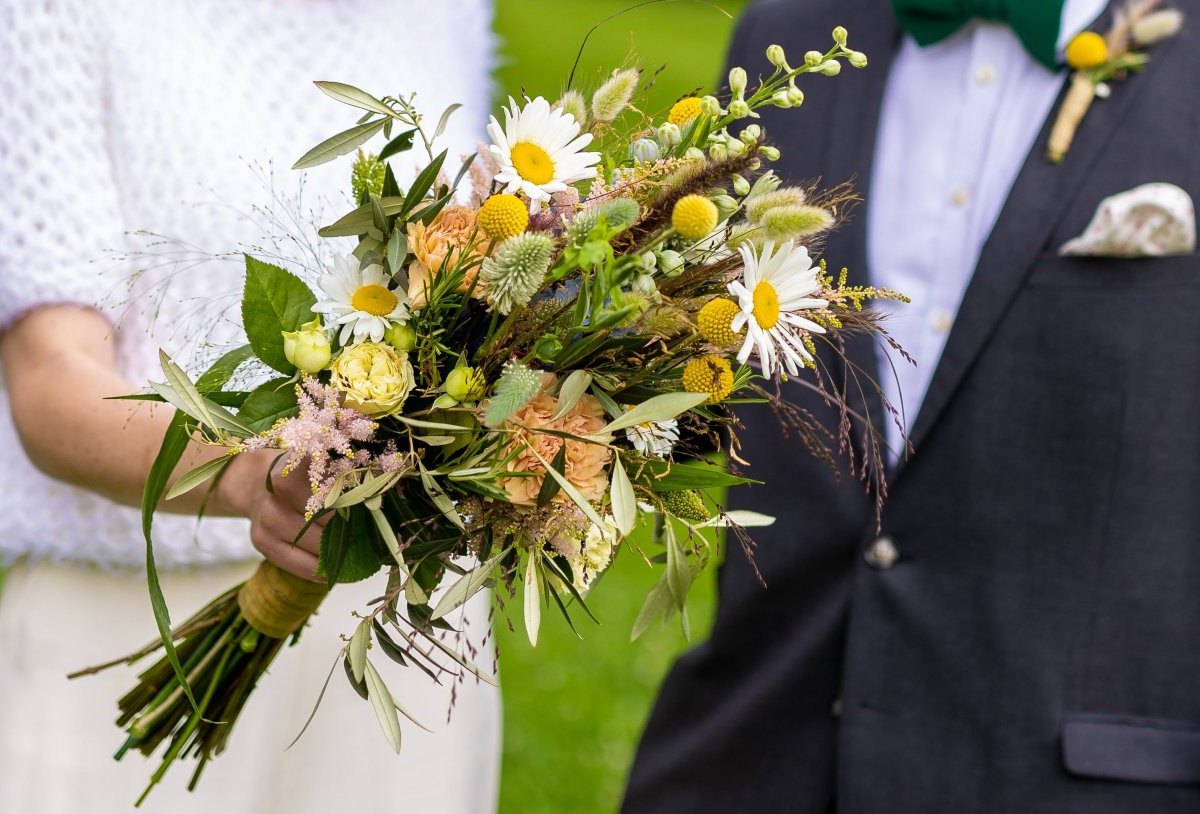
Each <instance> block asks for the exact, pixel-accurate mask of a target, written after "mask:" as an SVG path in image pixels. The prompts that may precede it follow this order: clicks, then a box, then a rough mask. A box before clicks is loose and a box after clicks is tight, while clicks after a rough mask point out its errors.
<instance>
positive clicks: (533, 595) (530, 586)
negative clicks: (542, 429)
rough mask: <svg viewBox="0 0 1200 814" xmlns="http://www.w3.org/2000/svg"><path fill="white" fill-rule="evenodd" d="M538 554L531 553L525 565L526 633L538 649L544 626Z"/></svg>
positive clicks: (530, 641)
mask: <svg viewBox="0 0 1200 814" xmlns="http://www.w3.org/2000/svg"><path fill="white" fill-rule="evenodd" d="M540 556H541V555H540V554H539V553H538V552H535V551H530V552H529V559H528V561H527V562H526V565H525V632H526V633H527V634H528V635H529V643H530V644H531V645H533V646H534V647H537V640H538V630H539V629H540V628H541V626H542V572H541V570H539V569H538V567H537V566H538V558H539V557H540Z"/></svg>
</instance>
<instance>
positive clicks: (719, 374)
mask: <svg viewBox="0 0 1200 814" xmlns="http://www.w3.org/2000/svg"><path fill="white" fill-rule="evenodd" d="M683 389H684V390H686V391H688V392H689V393H708V402H709V403H710V404H715V403H716V402H718V401H723V400H724V399H726V398H728V396H729V394H730V392H732V391H733V368H731V367H730V366H729V362H727V361H725V360H724V359H722V358H721V357H720V356H716V355H714V354H709V355H707V356H698V357H696V358H695V359H692V360H691V361H690V362H688V363H687V365H686V366H685V367H684V368H683Z"/></svg>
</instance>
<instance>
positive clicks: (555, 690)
mask: <svg viewBox="0 0 1200 814" xmlns="http://www.w3.org/2000/svg"><path fill="white" fill-rule="evenodd" d="M633 4H634V3H633V0H498V2H497V8H496V31H497V34H498V35H499V37H500V40H501V41H500V53H501V64H500V68H499V70H498V72H497V85H498V91H499V92H500V93H501V94H502V96H501V98H503V97H504V96H507V95H508V94H512V95H514V96H516V95H519V94H520V93H521V92H522V91H524V92H526V93H528V94H529V95H531V96H533V95H544V96H546V97H547V98H551V99H554V98H557V96H558V94H559V93H560V91H561V90H562V89H563V87H564V84H565V82H566V77H567V75H568V74H569V72H570V70H571V64H572V62H573V61H574V59H575V55H576V53H577V51H578V49H579V44H580V42H581V41H582V40H583V37H584V35H585V34H586V33H587V30H588V29H589V28H590V27H591V26H592V25H594V24H596V23H598V22H600V21H601V20H602V19H604V18H605V17H606V16H608V15H609V14H612V13H614V12H617V11H620V10H621V9H624V8H628V7H630V6H631V5H633ZM744 5H745V2H744V0H721V2H720V6H721V8H723V9H724V10H725V11H726V12H728V13H729V15H731V16H732V17H736V15H737V13H738V12H740V11H741V9H742V8H743V7H744ZM731 16H726V15H725V14H723V13H721V11H719V10H717V9H716V8H714V7H713V6H711V5H708V4H705V3H700V2H692V1H689V0H675V2H663V3H657V4H654V5H648V6H645V7H642V8H638V9H635V10H633V11H630V12H629V13H627V14H625V15H623V16H621V17H618V18H616V19H614V20H610V21H609V22H607V23H605V24H604V25H603V26H602V27H601V28H600V29H599V30H598V31H597V32H596V33H594V34H593V35H592V36H591V38H590V39H589V41H588V43H587V47H586V49H585V50H584V52H583V58H582V60H581V62H580V67H579V71H578V73H577V76H578V77H579V78H580V79H581V80H582V81H581V82H577V86H580V87H582V88H587V89H591V88H594V87H595V86H596V85H597V84H598V83H599V81H600V79H601V78H602V77H604V76H607V74H608V72H609V71H611V70H612V69H613V68H615V67H623V66H626V65H633V64H637V65H639V66H640V67H642V68H644V69H647V70H648V71H650V72H653V71H655V70H657V69H659V68H660V67H661V68H662V69H663V70H662V72H661V73H660V74H659V75H658V78H657V80H656V81H655V83H654V87H653V88H652V90H651V92H650V97H649V99H647V101H646V103H645V105H644V109H645V110H647V111H658V110H665V109H666V108H667V107H668V106H669V105H670V104H671V103H672V102H674V101H675V100H676V99H677V98H678V97H680V96H682V95H686V94H687V93H689V92H691V91H693V90H695V89H697V88H699V87H701V86H705V87H711V86H713V85H714V83H715V82H716V81H717V79H718V77H719V74H720V71H721V66H722V63H723V61H724V55H725V49H726V47H727V44H728V40H729V37H730V35H731V33H732V30H733V19H732V18H731ZM632 542H634V543H637V544H641V545H642V547H643V550H645V551H647V553H649V554H653V553H656V552H655V551H654V550H653V549H652V548H651V547H650V546H649V545H648V543H647V542H646V539H645V536H644V535H639V537H638V538H637V539H635V540H633V541H632ZM657 573H658V570H657V569H654V570H651V569H650V568H649V567H647V565H646V564H645V562H644V561H643V560H642V559H641V557H640V556H638V553H637V552H636V551H634V550H632V549H631V548H630V547H629V545H628V543H627V544H626V550H624V551H623V552H620V553H619V554H618V557H617V559H616V562H615V564H614V565H613V567H612V568H611V569H610V570H609V572H608V573H607V574H606V575H605V577H604V579H603V581H602V582H601V583H600V585H599V586H598V587H597V589H596V591H595V592H594V593H593V595H592V597H591V598H590V600H589V602H588V605H589V607H590V608H591V609H592V612H593V613H594V614H595V615H596V617H597V618H598V619H600V621H601V624H600V625H596V624H595V623H593V622H591V621H590V620H589V619H587V618H586V617H581V618H580V619H579V620H577V621H576V627H577V628H578V630H579V632H580V634H581V635H582V636H583V639H582V640H580V639H578V638H576V636H575V634H573V633H572V632H571V630H570V628H568V626H567V625H566V624H565V623H564V622H563V620H562V618H561V617H560V616H559V614H558V612H557V609H555V610H550V611H547V612H546V613H544V614H543V621H542V629H541V633H540V636H539V642H538V646H537V648H536V649H534V648H532V647H530V645H529V642H528V640H527V639H526V638H525V631H524V627H523V626H522V623H521V618H520V613H521V611H520V599H519V597H518V599H517V601H516V602H515V603H513V602H510V603H509V606H510V607H509V610H508V615H509V616H511V628H510V627H509V624H508V622H506V620H505V616H504V615H503V614H500V615H499V616H498V622H497V628H498V630H497V642H498V646H499V650H500V676H501V683H502V687H503V694H504V765H503V774H502V778H501V785H500V798H501V800H500V812H501V814H518V813H519V814H564V813H565V812H571V814H610V812H615V811H616V810H617V807H618V805H619V804H620V800H621V794H622V790H623V789H624V785H625V778H626V775H627V774H628V772H629V766H630V763H631V762H632V760H633V753H634V749H635V748H636V746H637V740H638V736H639V734H640V732H641V729H642V727H643V725H644V724H645V721H646V717H647V715H648V714H649V712H650V706H651V704H652V703H653V700H654V696H655V693H656V691H657V689H658V686H659V684H660V682H661V681H662V678H663V676H664V675H665V673H666V671H667V669H668V668H669V667H670V665H671V662H672V661H673V660H674V658H675V657H676V655H678V653H679V652H681V651H682V650H683V649H685V648H686V647H687V646H688V643H687V642H686V641H685V640H684V638H683V635H682V633H681V632H680V629H679V625H678V621H677V620H676V622H674V623H672V624H671V625H669V626H668V627H665V628H658V627H656V628H654V629H652V630H650V631H649V632H648V633H646V635H644V636H642V637H641V638H640V639H639V640H638V641H637V642H633V643H630V641H629V632H630V630H631V629H632V627H633V620H634V618H635V617H636V616H637V613H638V610H640V608H641V604H642V601H643V599H644V598H645V596H646V592H647V591H648V590H649V589H650V587H651V585H653V584H654V581H655V579H656V578H657ZM689 607H690V617H691V620H692V628H693V631H692V633H693V640H695V639H698V638H701V637H703V636H705V635H706V634H707V630H708V628H709V625H710V622H711V617H712V609H713V573H712V571H711V569H710V571H709V573H707V574H706V575H705V576H704V578H703V579H702V580H701V581H700V582H699V583H698V584H697V585H696V587H695V588H694V589H693V591H692V595H691V600H690V605H689Z"/></svg>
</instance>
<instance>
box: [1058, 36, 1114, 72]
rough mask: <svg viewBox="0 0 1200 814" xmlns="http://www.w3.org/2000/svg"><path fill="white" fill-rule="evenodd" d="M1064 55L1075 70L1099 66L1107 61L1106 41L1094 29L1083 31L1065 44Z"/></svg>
mask: <svg viewBox="0 0 1200 814" xmlns="http://www.w3.org/2000/svg"><path fill="white" fill-rule="evenodd" d="M1066 57H1067V64H1068V65H1070V66H1071V67H1072V68H1074V69H1075V70H1077V71H1086V70H1089V69H1091V68H1099V67H1100V66H1101V65H1103V64H1104V63H1105V62H1108V43H1107V42H1106V41H1105V39H1104V37H1102V36H1100V35H1099V34H1097V33H1096V32H1095V31H1084V32H1083V33H1082V34H1080V35H1078V36H1077V37H1075V38H1074V39H1073V40H1071V42H1070V43H1068V44H1067V52H1066Z"/></svg>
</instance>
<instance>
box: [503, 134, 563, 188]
mask: <svg viewBox="0 0 1200 814" xmlns="http://www.w3.org/2000/svg"><path fill="white" fill-rule="evenodd" d="M512 163H513V169H515V170H516V171H517V175H520V176H521V177H522V178H524V179H525V180H526V181H528V182H529V183H531V184H548V183H550V182H551V181H553V180H554V162H553V161H551V160H550V154H549V153H547V152H546V151H545V150H543V149H542V148H541V147H539V146H537V145H536V144H534V143H533V142H531V141H519V142H517V143H516V144H514V145H513V147H512Z"/></svg>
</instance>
